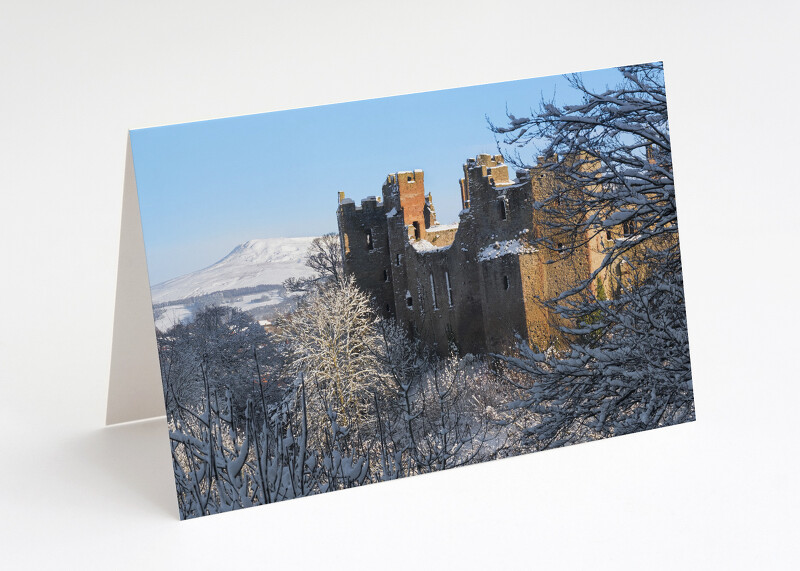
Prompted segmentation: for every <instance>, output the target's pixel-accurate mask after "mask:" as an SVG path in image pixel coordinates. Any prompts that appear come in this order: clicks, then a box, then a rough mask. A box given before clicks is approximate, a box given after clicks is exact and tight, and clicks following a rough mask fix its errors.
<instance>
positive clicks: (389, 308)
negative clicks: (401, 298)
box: [386, 303, 392, 313]
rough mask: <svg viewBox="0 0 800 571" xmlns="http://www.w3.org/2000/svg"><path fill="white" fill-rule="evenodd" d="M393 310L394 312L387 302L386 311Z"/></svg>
mask: <svg viewBox="0 0 800 571" xmlns="http://www.w3.org/2000/svg"><path fill="white" fill-rule="evenodd" d="M391 312H392V308H391V307H389V304H388V303H387V304H386V313H391Z"/></svg>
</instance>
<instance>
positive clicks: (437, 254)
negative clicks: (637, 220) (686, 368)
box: [337, 154, 610, 354]
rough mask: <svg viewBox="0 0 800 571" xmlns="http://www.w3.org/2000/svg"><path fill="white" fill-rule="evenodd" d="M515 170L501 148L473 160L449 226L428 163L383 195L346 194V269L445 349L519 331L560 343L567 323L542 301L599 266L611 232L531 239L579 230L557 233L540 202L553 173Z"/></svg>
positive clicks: (497, 348) (503, 338)
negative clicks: (549, 244)
mask: <svg viewBox="0 0 800 571" xmlns="http://www.w3.org/2000/svg"><path fill="white" fill-rule="evenodd" d="M516 176H517V178H516V180H511V179H510V178H509V174H508V166H507V165H505V164H504V163H503V157H502V156H500V155H494V156H492V155H486V154H482V155H478V156H477V157H476V158H474V159H469V160H468V161H467V163H466V164H465V165H464V178H463V179H461V181H460V186H461V202H462V207H463V209H462V211H461V213H460V214H459V222H458V223H457V224H453V225H447V226H443V225H439V224H437V222H436V213H435V210H434V207H433V201H432V197H431V195H430V194H427V195H426V193H425V184H424V175H423V172H422V171H421V170H415V171H409V172H398V173H395V174H390V175H389V176H388V177H387V179H386V182H385V183H384V184H383V189H382V191H383V192H382V196H381V197H376V196H370V197H367V198H366V199H364V200H362V201H361V206H360V207H359V206H356V204H355V202H354V201H353V200H352V199H350V198H345V196H344V193H343V192H340V193H339V206H338V209H337V220H338V224H339V237H340V241H341V247H342V252H343V254H344V255H343V259H344V269H345V271H346V272H347V273H348V274H350V275H352V276H354V278H355V281H356V283H357V285H358V286H359V287H361V288H362V289H363V290H364V291H366V292H367V293H368V294H369V295H370V296H371V297H372V299H373V300H374V302H375V304H376V309H377V310H378V311H380V312H382V313H383V314H384V315H385V316H387V317H388V316H390V317H393V318H395V319H396V320H397V322H398V323H400V324H404V325H405V326H406V327H407V328H408V331H409V332H410V333H411V334H412V335H414V336H418V337H420V338H422V339H423V340H424V341H425V342H426V343H428V344H429V345H430V346H432V347H434V348H435V349H436V350H437V351H438V352H439V353H442V354H443V353H445V352H447V351H448V348H449V346H450V345H451V344H452V343H454V344H455V345H456V347H457V348H458V350H459V351H460V352H461V353H482V352H487V351H491V352H504V351H507V350H509V349H510V348H512V347H513V346H514V345H515V344H516V342H517V341H516V336H520V337H521V338H523V339H525V340H526V341H527V342H528V343H529V344H530V345H531V346H532V347H536V348H538V349H540V350H544V349H546V348H547V347H549V346H551V345H553V344H557V345H558V344H563V334H562V333H561V331H560V329H559V326H561V325H563V322H562V321H560V318H559V317H558V316H557V315H555V314H553V312H551V311H550V310H549V309H548V308H547V307H546V306H545V305H544V304H543V303H542V301H543V300H549V299H552V298H554V297H556V296H557V295H559V294H560V293H562V292H564V291H566V290H568V289H569V288H571V287H573V286H574V285H575V284H576V283H577V282H579V281H580V280H584V279H586V278H587V277H588V276H589V275H590V273H591V272H592V271H593V270H594V269H596V268H597V267H598V266H599V264H600V261H601V260H602V256H603V254H602V253H601V252H602V248H603V243H602V241H603V239H604V237H605V236H600V235H597V236H591V237H590V236H587V237H584V238H585V239H582V240H581V242H580V243H581V244H582V245H581V246H580V247H579V248H578V249H577V250H576V251H575V252H574V253H572V255H570V256H561V255H559V253H558V251H557V249H556V250H555V251H552V250H551V249H549V248H540V249H536V248H535V247H533V246H532V245H531V243H530V241H529V239H532V238H540V237H542V236H547V237H551V238H552V241H553V243H554V244H556V243H557V242H556V240H568V239H573V240H574V239H576V237H574V236H573V237H571V238H570V237H558V236H556V235H555V234H553V233H552V230H550V229H548V227H547V226H546V225H544V224H543V223H542V222H543V220H542V216H544V214H543V213H542V212H541V211H540V210H538V209H537V208H536V202H537V201H541V200H544V199H545V198H547V197H549V196H550V195H551V192H550V188H551V187H550V186H549V185H552V184H554V182H553V179H552V177H551V176H550V175H549V173H548V172H547V171H545V169H543V168H533V169H530V170H527V169H526V170H518V171H516ZM548 233H550V234H548ZM609 238H610V236H609ZM584 242H585V243H584ZM559 245H560V244H559Z"/></svg>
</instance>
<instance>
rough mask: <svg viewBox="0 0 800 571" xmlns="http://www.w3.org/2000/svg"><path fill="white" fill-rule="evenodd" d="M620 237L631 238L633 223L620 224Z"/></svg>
mask: <svg viewBox="0 0 800 571" xmlns="http://www.w3.org/2000/svg"><path fill="white" fill-rule="evenodd" d="M622 235H623V236H625V237H626V238H627V237H628V236H633V222H630V221H627V222H623V223H622Z"/></svg>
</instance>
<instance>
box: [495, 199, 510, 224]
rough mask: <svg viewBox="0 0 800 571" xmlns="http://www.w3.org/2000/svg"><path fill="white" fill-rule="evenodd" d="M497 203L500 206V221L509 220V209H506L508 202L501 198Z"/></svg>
mask: <svg viewBox="0 0 800 571" xmlns="http://www.w3.org/2000/svg"><path fill="white" fill-rule="evenodd" d="M497 202H498V203H499V204H500V220H508V208H507V207H506V201H505V200H504V199H502V198H501V199H500V200H498V201H497Z"/></svg>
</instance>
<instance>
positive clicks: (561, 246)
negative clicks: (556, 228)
mask: <svg viewBox="0 0 800 571" xmlns="http://www.w3.org/2000/svg"><path fill="white" fill-rule="evenodd" d="M558 251H559V252H563V251H564V244H562V243H561V242H559V243H558Z"/></svg>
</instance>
